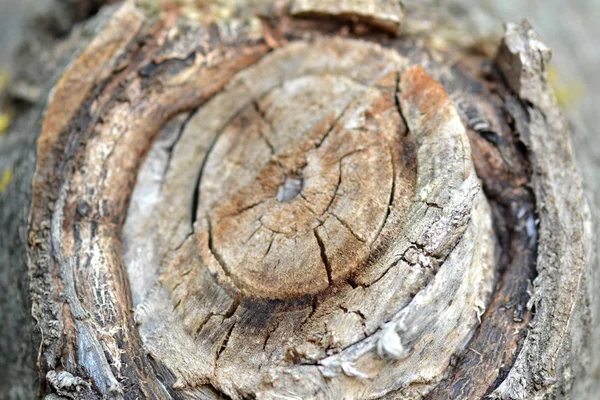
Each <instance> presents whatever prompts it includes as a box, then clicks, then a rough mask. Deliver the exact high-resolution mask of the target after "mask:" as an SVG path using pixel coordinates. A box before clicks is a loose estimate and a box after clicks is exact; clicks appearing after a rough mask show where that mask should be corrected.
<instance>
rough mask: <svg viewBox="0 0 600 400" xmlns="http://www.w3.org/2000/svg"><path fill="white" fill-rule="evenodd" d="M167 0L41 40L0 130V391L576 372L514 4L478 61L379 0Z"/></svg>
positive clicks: (97, 395)
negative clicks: (38, 61)
mask: <svg viewBox="0 0 600 400" xmlns="http://www.w3.org/2000/svg"><path fill="white" fill-rule="evenodd" d="M81 3H82V4H87V3H88V2H81ZM96 3H97V2H94V4H96ZM166 4H167V3H162V2H161V3H160V5H158V2H154V1H139V2H138V3H137V4H136V3H134V2H132V1H131V2H125V3H123V4H120V5H115V6H112V8H107V9H104V10H103V11H102V12H101V14H100V15H99V16H98V17H95V19H94V20H92V21H91V22H88V23H87V24H86V25H85V26H83V27H81V26H80V27H76V28H75V30H74V31H73V32H72V33H71V36H70V38H69V39H62V40H61V41H60V45H57V44H56V43H54V45H53V47H52V50H54V52H53V57H54V60H55V63H54V65H55V67H54V68H51V67H49V66H45V67H40V68H42V70H43V71H45V74H46V76H50V75H52V74H54V73H56V77H57V80H56V81H55V82H53V83H52V85H48V88H47V90H48V91H47V93H46V92H45V91H44V90H42V91H41V94H40V95H39V97H40V98H41V99H42V101H43V106H40V107H38V108H33V109H29V110H25V109H24V108H23V109H22V113H21V115H20V117H19V119H18V120H17V123H16V124H15V125H14V127H13V129H14V130H15V131H18V130H27V131H30V132H31V134H29V135H23V136H21V137H20V138H18V139H15V142H14V144H13V148H14V149H16V150H17V151H15V152H14V153H15V156H14V161H13V163H14V179H13V182H11V183H10V184H9V185H8V186H7V188H6V190H5V191H4V192H3V193H1V194H0V206H1V207H2V208H1V210H2V211H1V212H2V213H1V214H0V220H1V221H2V224H3V227H10V228H4V229H3V230H2V235H3V240H2V247H3V250H2V253H1V256H2V257H3V259H2V262H3V264H4V265H9V266H10V268H8V269H7V271H8V272H5V276H4V277H3V285H4V286H6V290H7V293H9V295H7V299H11V300H10V301H11V303H10V304H8V305H7V306H6V307H5V308H6V310H7V311H8V312H9V313H10V314H7V315H8V317H9V319H10V320H11V321H13V322H11V323H13V324H14V325H10V326H9V330H8V335H5V337H6V338H7V339H3V342H2V346H3V349H6V352H4V351H3V353H5V354H6V356H5V357H4V358H3V359H2V360H1V361H2V364H3V369H4V368H5V367H6V369H7V371H8V373H7V374H6V375H5V376H4V377H3V380H2V381H1V382H2V387H3V388H6V389H5V393H8V396H7V397H8V398H31V397H32V396H38V397H44V396H46V398H47V399H62V398H72V399H102V398H125V399H137V398H148V399H169V398H173V399H218V398H232V399H246V398H249V399H250V398H258V399H312V398H314V399H376V398H389V399H417V398H426V399H446V398H452V399H478V398H484V397H485V398H498V399H534V398H535V399H537V398H540V399H541V398H572V397H573V394H574V393H582V389H581V388H582V387H587V385H588V384H589V381H590V380H592V379H594V377H593V376H592V375H593V374H592V373H591V372H590V368H589V362H590V361H589V357H587V356H585V354H586V352H589V351H590V348H591V346H592V343H591V340H590V337H591V334H592V329H593V326H594V321H592V315H593V314H592V312H593V311H594V309H595V308H596V307H598V304H596V303H594V302H592V301H591V294H590V292H591V288H592V286H591V282H590V279H591V277H592V268H593V251H592V250H593V242H592V235H591V222H590V216H589V214H590V211H589V208H588V206H587V204H586V202H585V200H584V196H583V190H582V185H581V180H580V178H579V176H578V174H577V172H576V170H575V168H574V165H573V159H572V155H571V149H570V143H569V136H568V132H567V125H566V123H565V120H564V118H563V117H562V115H561V113H560V111H559V109H558V107H557V105H556V101H555V98H554V95H553V93H552V91H551V89H550V87H549V85H548V81H547V65H548V62H549V58H550V50H549V49H548V48H547V47H546V46H545V45H544V44H543V43H542V42H541V41H540V39H539V37H538V36H537V34H536V33H535V32H534V31H533V30H532V28H531V27H530V26H529V25H528V24H527V23H525V22H524V23H523V24H521V25H515V24H508V25H507V27H506V32H505V35H504V38H503V39H502V42H501V43H500V44H499V46H498V51H497V55H496V56H495V58H490V57H489V56H487V55H486V54H485V52H482V51H476V50H475V49H476V48H475V46H474V42H473V40H471V39H470V37H469V35H468V33H466V32H465V33H464V34H461V33H457V32H456V31H454V30H451V29H446V27H447V26H449V25H448V15H446V14H444V13H443V12H441V11H440V13H439V15H438V14H436V15H431V14H428V15H427V19H423V18H421V17H420V15H421V14H422V13H423V9H421V8H419V6H415V7H407V8H403V7H400V5H399V4H398V3H397V2H395V1H388V0H372V1H369V2H358V1H354V0H341V1H337V2H334V1H317V0H292V1H291V2H289V3H287V2H280V3H276V4H274V5H270V4H262V3H260V2H259V3H257V4H246V3H245V2H241V3H239V4H238V3H237V2H234V1H231V2H224V3H221V4H220V6H217V5H215V4H207V5H205V6H204V8H201V9H198V8H194V7H181V6H175V5H171V6H169V5H166ZM74 14H77V13H74ZM427 21H429V23H430V25H429V26H430V27H433V28H432V29H427V30H423V29H422V27H423V24H425V23H426V22H427ZM432 21H433V22H432ZM72 53H76V54H77V56H76V57H75V58H73V59H72V61H70V62H69V60H70V54H72ZM30 57H31V58H33V59H35V57H36V56H35V54H31V55H30ZM67 64H68V66H66V65H67ZM61 65H63V66H65V67H61ZM44 68H46V70H44ZM53 69H54V70H53ZM52 70H53V71H52ZM24 74H26V72H24ZM41 75H43V74H41ZM23 81H27V79H25V78H23ZM29 81H31V79H30V80H29ZM14 87H16V88H18V86H17V85H15V86H14ZM21 87H22V86H21ZM50 89H51V90H50ZM25 92H27V91H24V90H20V91H19V90H16V89H15V90H14V92H13V93H16V95H18V94H19V93H21V94H22V93H25ZM34 97H35V96H34ZM29 100H30V101H32V99H31V98H30V99H29ZM33 100H34V99H33ZM36 139H37V144H36V143H35V140H36ZM34 154H35V156H34ZM34 171H35V172H34ZM9 230H10V232H9ZM5 250H6V251H5ZM6 277H8V278H6ZM11 278H12V279H16V280H18V282H19V283H20V284H21V286H15V285H12V286H11V285H10V283H9V281H10V279H11ZM25 282H27V284H28V285H29V287H30V290H28V288H27V284H26V283H25ZM28 310H32V314H33V319H34V321H35V323H33V321H31V320H30V318H29V317H28V313H27V312H28ZM36 359H37V362H36V361H35V360H36ZM9 365H10V367H9Z"/></svg>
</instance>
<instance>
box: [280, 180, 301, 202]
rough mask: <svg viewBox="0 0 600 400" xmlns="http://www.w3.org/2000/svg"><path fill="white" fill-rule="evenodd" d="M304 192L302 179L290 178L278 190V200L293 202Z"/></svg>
mask: <svg viewBox="0 0 600 400" xmlns="http://www.w3.org/2000/svg"><path fill="white" fill-rule="evenodd" d="M301 191H302V178H301V177H297V176H288V177H286V178H285V181H284V182H283V184H282V185H281V186H279V189H277V200H279V201H286V202H289V201H292V200H293V199H295V198H296V196H298V195H299V194H300V192H301Z"/></svg>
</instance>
